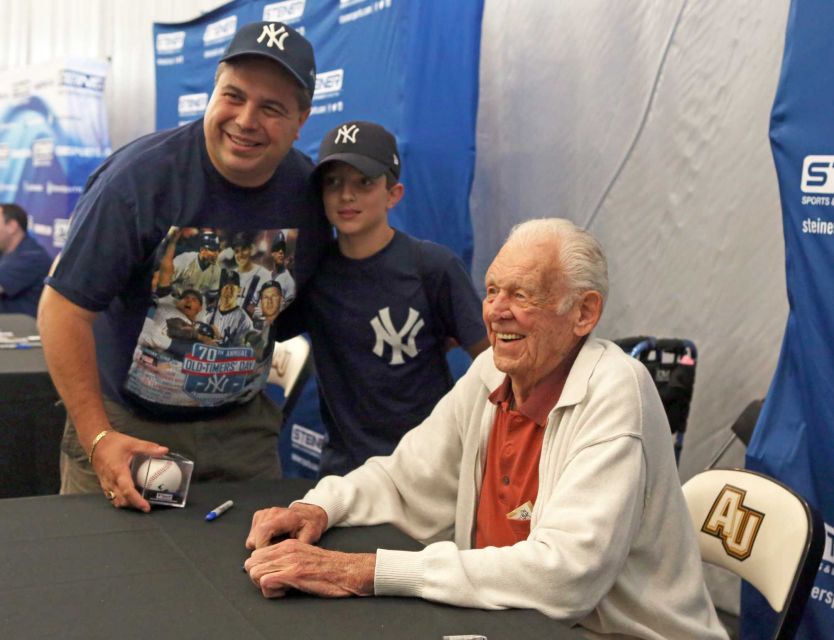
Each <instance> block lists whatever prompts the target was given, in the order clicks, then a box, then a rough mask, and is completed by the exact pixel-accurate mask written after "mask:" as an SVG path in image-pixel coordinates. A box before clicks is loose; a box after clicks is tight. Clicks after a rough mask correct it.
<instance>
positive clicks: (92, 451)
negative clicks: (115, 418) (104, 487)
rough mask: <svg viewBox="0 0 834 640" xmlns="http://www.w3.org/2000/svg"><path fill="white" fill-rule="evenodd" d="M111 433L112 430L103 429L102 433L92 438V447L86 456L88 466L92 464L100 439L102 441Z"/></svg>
mask: <svg viewBox="0 0 834 640" xmlns="http://www.w3.org/2000/svg"><path fill="white" fill-rule="evenodd" d="M111 431H113V430H112V429H105V430H104V431H99V432H98V434H97V435H96V437H95V438H93V446H92V447H90V455H88V456H87V461H88V462H89V463H90V464H93V454H94V453H95V452H96V447H97V446H98V443H99V442H101V441H102V439H104V436H106V435H107V434H108V433H110V432H111Z"/></svg>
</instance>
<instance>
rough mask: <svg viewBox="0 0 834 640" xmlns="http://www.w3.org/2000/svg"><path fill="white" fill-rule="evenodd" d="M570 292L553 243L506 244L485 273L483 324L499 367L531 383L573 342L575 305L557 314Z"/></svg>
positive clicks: (553, 365) (563, 355)
mask: <svg viewBox="0 0 834 640" xmlns="http://www.w3.org/2000/svg"><path fill="white" fill-rule="evenodd" d="M568 296H569V292H568V290H567V287H566V285H565V284H564V282H563V278H562V276H561V274H560V270H559V267H558V255H555V254H554V251H553V246H552V245H550V246H547V245H544V244H540V245H533V246H522V245H519V244H516V245H513V244H508V245H505V246H504V247H503V248H502V249H501V251H500V252H499V253H498V255H497V256H496V258H495V260H493V262H492V264H491V265H490V267H489V269H488V270H487V274H486V297H485V298H484V303H483V316H484V324H485V325H486V328H487V336H488V337H489V342H490V344H491V345H492V348H493V359H494V362H495V366H496V367H497V368H498V370H500V371H503V372H504V373H506V374H508V375H509V376H510V378H511V379H512V380H513V384H514V385H515V384H520V385H522V386H523V387H525V388H532V387H533V386H535V384H536V383H537V382H538V381H539V380H541V379H542V378H543V377H544V376H545V375H547V374H548V373H550V372H551V371H553V369H555V368H556V367H557V366H558V365H559V364H560V363H561V362H562V361H563V360H564V358H566V357H567V356H568V355H569V354H570V353H571V351H572V350H573V349H574V347H575V346H576V345H577V344H578V342H579V340H580V339H581V336H579V335H577V334H576V332H575V331H574V329H575V324H576V320H577V318H576V316H577V313H576V305H571V306H570V307H569V308H568V309H567V310H565V312H564V313H559V312H560V311H561V310H562V309H561V307H562V305H563V303H564V301H565V300H567V299H568Z"/></svg>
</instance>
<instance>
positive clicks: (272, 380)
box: [267, 336, 313, 419]
mask: <svg viewBox="0 0 834 640" xmlns="http://www.w3.org/2000/svg"><path fill="white" fill-rule="evenodd" d="M312 369H313V365H312V358H311V357H310V343H309V342H308V341H307V339H306V338H305V337H304V336H296V337H295V338H291V339H289V340H286V341H284V342H276V343H275V349H274V351H273V352H272V367H271V368H270V370H269V378H268V379H267V382H268V383H269V384H275V385H278V386H279V387H281V388H282V389H283V390H284V404H283V405H282V406H281V411H282V412H283V414H284V419H286V418H287V416H289V414H290V412H291V411H292V410H293V407H294V406H295V403H296V402H297V401H298V398H299V396H300V395H301V391H302V390H303V389H304V384H305V383H306V382H307V378H309V377H310V373H311V372H312Z"/></svg>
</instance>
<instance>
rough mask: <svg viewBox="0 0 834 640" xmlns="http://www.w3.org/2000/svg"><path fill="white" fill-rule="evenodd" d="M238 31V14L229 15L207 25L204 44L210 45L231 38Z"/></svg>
mask: <svg viewBox="0 0 834 640" xmlns="http://www.w3.org/2000/svg"><path fill="white" fill-rule="evenodd" d="M235 31H237V16H229V17H228V18H223V19H222V20H218V21H217V22H212V23H211V24H210V25H208V26H206V30H205V31H204V32H203V44H204V45H206V46H208V45H211V44H217V43H218V42H222V41H223V40H230V39H231V37H232V36H233V35H235Z"/></svg>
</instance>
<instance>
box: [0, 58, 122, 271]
mask: <svg viewBox="0 0 834 640" xmlns="http://www.w3.org/2000/svg"><path fill="white" fill-rule="evenodd" d="M106 75H107V64H106V63H104V62H98V61H93V60H72V61H69V60H68V61H64V62H60V63H51V64H42V65H37V66H31V67H26V68H18V69H10V70H7V71H3V72H2V73H0V202H16V203H17V204H19V205H21V206H22V207H23V208H24V209H26V211H27V212H28V213H29V216H30V225H29V231H30V233H31V234H32V235H33V236H34V237H35V238H36V239H37V240H38V241H39V242H40V243H41V244H42V245H43V246H44V247H45V248H46V250H47V251H48V252H49V253H50V255H52V256H55V255H57V254H58V252H59V251H60V249H61V247H62V246H64V241H65V240H66V233H67V228H68V226H69V216H70V213H71V212H72V210H73V208H74V207H75V202H76V200H78V196H79V195H80V194H81V191H82V189H83V188H84V183H85V182H86V181H87V177H88V176H89V175H90V173H92V171H93V170H94V169H95V168H96V167H97V166H98V165H99V164H100V163H101V161H102V160H103V159H104V158H105V157H107V155H108V154H109V153H110V138H109V135H108V133H107V119H106V117H105V109H104V100H103V95H104V80H105V77H106Z"/></svg>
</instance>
